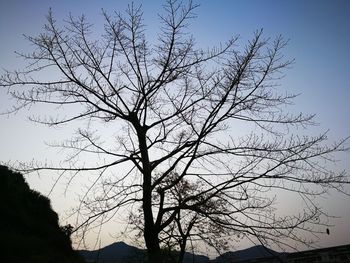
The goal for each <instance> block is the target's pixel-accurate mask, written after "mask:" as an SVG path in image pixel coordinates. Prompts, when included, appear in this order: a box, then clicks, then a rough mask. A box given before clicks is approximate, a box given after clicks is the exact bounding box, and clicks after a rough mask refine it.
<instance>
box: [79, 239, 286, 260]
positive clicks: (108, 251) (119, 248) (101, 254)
mask: <svg viewBox="0 0 350 263" xmlns="http://www.w3.org/2000/svg"><path fill="white" fill-rule="evenodd" d="M79 253H80V255H81V256H83V257H84V258H85V260H86V262H87V263H90V262H98V263H139V262H147V261H146V253H145V251H144V250H142V249H139V248H136V247H133V246H129V245H127V244H125V243H124V242H117V243H114V244H111V245H109V246H107V247H104V248H101V249H99V250H94V251H88V250H80V251H79ZM174 255H176V253H175V254H174ZM279 255H281V254H280V253H278V252H276V251H273V250H271V249H267V248H264V247H263V246H254V247H251V248H248V249H244V250H239V251H236V252H227V253H224V254H223V255H221V256H219V257H217V258H216V259H213V260H210V259H209V258H208V257H206V256H203V255H196V254H192V253H188V252H186V253H185V257H184V261H183V263H227V262H240V261H244V260H249V259H254V258H265V257H273V256H279ZM169 262H172V260H171V258H169Z"/></svg>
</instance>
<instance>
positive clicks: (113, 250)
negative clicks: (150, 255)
mask: <svg viewBox="0 0 350 263" xmlns="http://www.w3.org/2000/svg"><path fill="white" fill-rule="evenodd" d="M78 252H79V254H80V255H81V256H82V257H84V259H85V261H86V262H87V263H89V262H99V263H129V262H130V263H132V262H143V258H144V251H143V250H142V249H139V248H137V247H133V246H129V245H127V244H125V243H124V242H117V243H113V244H111V245H109V246H106V247H104V248H101V249H99V250H93V251H89V250H78Z"/></svg>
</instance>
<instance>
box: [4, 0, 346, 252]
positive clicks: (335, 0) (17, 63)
mask: <svg viewBox="0 0 350 263" xmlns="http://www.w3.org/2000/svg"><path fill="white" fill-rule="evenodd" d="M130 2H131V1H127V0H119V1H111V0H110V1H107V0H101V1H92V0H74V1H72V0H70V1H68V0H60V1H54V0H46V1H44V0H27V1H25V0H7V1H6V0H0V36H1V41H0V71H1V72H2V70H3V69H10V70H11V69H16V68H21V66H22V65H23V62H22V61H21V60H20V59H18V58H17V56H16V55H15V53H14V51H30V50H31V46H30V45H29V44H28V42H27V41H26V40H25V39H24V38H23V36H22V35H23V34H26V35H36V34H38V33H40V32H41V31H42V27H43V25H44V23H45V16H46V15H47V12H48V10H49V8H50V7H52V10H53V13H54V16H55V18H56V19H57V20H58V21H62V20H63V19H64V18H66V17H67V16H68V15H69V13H71V14H72V15H74V16H76V15H81V14H85V15H86V17H87V18H88V20H89V21H90V22H92V23H94V24H95V25H96V28H97V29H98V28H99V27H101V26H102V25H103V19H102V16H101V8H103V9H105V10H107V11H108V12H112V11H113V10H116V11H124V10H125V8H126V7H127V4H128V3H130ZM163 2H164V1H160V0H151V1H141V0H138V1H134V3H136V4H142V6H143V10H144V21H145V24H146V25H147V27H146V30H147V31H148V32H153V31H154V29H156V28H157V25H158V19H157V15H156V14H157V13H159V12H161V9H162V3H163ZM195 2H196V3H198V4H200V7H199V8H198V9H197V15H198V18H196V19H195V20H194V21H193V24H192V25H191V27H190V29H191V32H193V35H194V37H195V38H196V42H197V44H198V46H201V47H204V48H205V47H210V46H212V45H216V44H219V43H220V42H224V41H226V40H227V39H229V38H230V36H232V35H240V36H241V39H242V43H244V41H247V40H248V39H249V38H250V37H251V36H252V35H253V33H254V31H256V30H259V29H261V28H263V29H264V35H265V36H266V37H268V36H271V37H274V36H276V35H279V34H282V35H283V36H284V38H286V39H289V45H288V46H287V48H286V49H285V50H284V54H285V56H286V57H287V58H294V59H295V64H294V65H293V67H292V68H291V69H289V70H288V71H287V72H286V77H285V78H284V79H283V80H281V85H282V87H283V88H284V89H286V90H288V91H291V92H294V93H297V94H301V95H300V96H299V97H298V98H297V99H296V100H295V104H296V105H295V109H296V110H297V111H300V112H307V113H316V115H317V118H316V120H317V121H318V122H319V123H320V124H319V125H318V126H317V127H313V128H312V129H311V132H322V131H325V130H328V129H329V130H330V131H329V138H330V140H337V139H340V138H344V137H347V136H350V121H349V120H350V105H349V103H350V15H349V14H350V1H347V0H332V1H331V0H329V1H325V0H308V1H305V0H290V1H286V0H280V1H277V0H217V1H205V0H202V1H199V0H197V1H195ZM12 103H13V102H12V101H11V100H10V99H9V97H8V96H7V94H6V92H4V91H3V90H2V91H0V112H3V111H4V110H6V108H7V107H9V106H10V105H11V104H12ZM26 115H27V112H20V113H18V114H16V115H14V116H10V117H7V116H1V115H0V162H7V161H9V160H26V161H30V160H31V159H32V158H35V159H45V158H47V159H50V158H55V154H54V153H51V152H50V149H49V148H48V147H47V146H46V145H45V144H44V141H45V140H50V139H51V138H60V137H61V136H66V134H65V131H64V130H61V129H53V130H52V129H48V128H45V127H40V126H38V125H34V124H33V123H30V122H29V121H28V120H27V119H26ZM337 158H338V159H339V160H340V162H339V164H338V166H339V167H341V168H343V169H346V170H347V171H348V172H349V173H350V154H349V153H344V154H341V155H339V156H337ZM28 181H29V183H30V185H31V187H33V188H34V189H37V190H39V191H41V192H42V193H43V194H47V193H48V191H49V189H50V186H49V184H50V182H51V183H52V180H51V181H50V182H49V181H48V180H47V178H42V177H36V178H28ZM73 192H74V191H73ZM76 192H79V190H76ZM50 198H51V199H52V205H53V208H54V209H55V210H56V211H58V212H59V214H60V216H62V215H63V214H64V211H65V210H67V209H69V207H70V205H71V203H72V200H73V199H74V197H73V196H69V197H67V196H65V195H64V194H63V193H62V191H59V190H57V191H56V192H55V193H54V194H53V195H52V196H51V197H50ZM72 198H73V199H72ZM320 202H321V203H322V204H324V206H325V207H326V208H327V209H328V211H329V212H330V213H331V214H334V215H335V216H339V217H341V218H338V219H334V221H332V222H331V223H333V224H334V225H335V226H334V227H333V228H331V235H329V236H323V237H322V238H321V239H320V242H319V246H321V247H326V246H336V245H341V244H349V243H350V197H345V196H343V195H339V194H335V193H331V194H330V195H329V196H328V197H327V198H325V199H322V200H321V201H320ZM62 217H63V216H62ZM63 223H65V222H63ZM113 241H115V240H113V238H112V237H111V236H109V235H108V236H106V238H105V240H104V241H103V242H104V243H103V244H108V243H110V242H113ZM243 246H244V245H243Z"/></svg>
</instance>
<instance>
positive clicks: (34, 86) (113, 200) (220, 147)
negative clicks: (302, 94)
mask: <svg viewBox="0 0 350 263" xmlns="http://www.w3.org/2000/svg"><path fill="white" fill-rule="evenodd" d="M196 7H197V5H195V4H193V3H192V2H191V1H189V2H188V3H186V4H183V3H181V2H178V1H174V0H168V1H167V2H166V4H165V5H164V13H163V14H161V15H159V18H160V22H161V26H160V27H159V30H160V31H159V33H158V35H157V39H156V40H153V39H152V41H150V40H149V41H147V40H146V28H145V25H144V23H143V19H142V10H141V8H140V7H135V6H134V5H130V6H129V7H128V9H127V10H126V13H125V14H120V13H115V14H113V15H110V14H108V13H107V12H103V16H104V19H105V25H104V32H103V33H102V34H101V35H100V37H99V38H95V36H94V34H93V30H92V25H91V24H90V23H88V22H87V20H86V18H85V17H84V16H82V17H79V18H74V17H72V16H69V17H68V19H67V21H65V25H64V26H59V23H58V22H56V21H55V19H54V17H53V15H52V12H51V11H50V12H49V14H48V16H47V24H46V25H45V28H44V32H43V33H42V34H40V35H39V36H36V37H31V36H29V37H27V40H28V41H29V42H30V43H31V44H33V45H34V47H35V50H34V51H33V52H32V53H29V54H20V55H21V56H22V57H23V58H24V59H25V60H26V61H27V62H28V67H26V68H25V70H23V71H15V72H5V74H3V75H2V77H1V80H0V84H1V86H3V87H8V89H9V93H10V94H11V95H12V96H13V97H14V98H15V99H17V101H18V103H17V104H16V105H15V106H14V108H13V109H12V110H10V112H16V111H18V110H20V109H22V108H26V107H29V106H31V105H33V104H46V105H47V107H48V108H47V109H48V111H49V109H51V108H50V106H52V107H54V109H56V107H57V106H58V107H59V109H61V111H57V110H55V113H54V114H53V115H48V116H36V117H32V118H31V119H32V120H33V121H35V122H37V123H41V124H45V125H49V126H59V125H63V124H66V123H70V122H73V123H75V122H76V123H77V124H78V125H80V127H82V124H83V123H84V124H85V125H84V126H83V127H84V128H79V129H77V132H76V134H75V135H74V136H73V137H72V139H71V140H70V141H67V142H63V143H62V144H59V145H53V146H55V147H62V148H63V149H65V150H67V151H68V158H67V160H66V162H65V163H62V164H60V165H57V166H54V165H40V164H35V163H33V164H23V166H21V167H19V168H18V169H24V170H26V171H38V170H43V169H49V170H54V171H58V172H61V175H62V174H63V173H64V174H71V176H72V177H75V176H78V175H80V174H83V173H84V172H95V173H96V174H97V177H96V178H97V179H96V181H95V182H93V184H92V186H91V188H90V189H89V190H88V191H87V193H86V194H85V195H84V196H83V197H82V202H81V206H80V207H79V209H78V212H79V213H80V215H85V216H86V217H85V219H84V220H82V221H81V225H80V226H78V229H79V228H80V229H82V230H86V229H87V228H88V226H92V225H94V224H101V223H103V222H105V221H108V220H110V218H112V217H113V216H114V215H115V214H116V213H117V212H118V211H120V209H125V208H127V209H128V210H127V211H130V216H129V217H128V219H129V220H130V222H131V223H133V224H134V226H135V229H137V230H138V231H140V232H139V234H140V235H143V237H144V240H145V244H146V247H147V251H148V258H149V262H162V259H161V257H162V256H161V246H163V245H166V246H172V247H174V248H176V249H180V250H181V254H180V257H179V261H181V259H182V257H183V253H184V252H185V249H186V246H187V245H188V243H189V241H197V240H202V241H204V242H205V243H207V244H208V245H210V246H213V247H216V248H220V247H222V246H225V244H226V241H227V239H226V238H225V237H227V236H231V237H233V238H256V239H258V240H259V242H261V243H263V244H265V245H268V244H270V242H275V243H277V244H280V245H283V244H284V245H288V240H296V241H298V242H306V240H304V239H302V238H301V236H302V235H300V233H302V232H304V231H306V232H309V231H310V232H314V233H317V232H318V231H319V230H318V229H317V228H315V226H317V225H321V226H322V225H323V224H324V221H323V220H322V218H323V216H324V215H325V214H324V212H323V211H322V209H321V207H320V206H319V205H318V204H317V203H316V202H314V198H315V197H317V196H318V195H320V194H322V193H325V192H326V191H327V190H328V189H338V190H341V187H342V186H343V185H344V184H345V183H348V179H347V177H346V174H345V173H336V172H333V171H332V170H330V169H327V162H326V164H324V162H323V160H325V161H329V160H330V158H331V157H332V156H331V154H333V153H335V152H338V151H343V150H345V148H344V146H343V145H344V141H345V140H342V141H340V142H337V143H334V144H329V143H326V140H327V137H326V133H322V134H320V135H316V136H302V135H301V134H300V132H301V131H302V130H301V129H299V130H298V129H296V128H299V127H307V126H309V125H312V124H313V115H305V114H302V113H300V114H296V115H293V114H290V113H288V112H287V109H286V105H288V104H290V103H292V102H293V99H294V98H295V95H293V94H284V93H283V92H282V91H280V90H279V87H278V81H279V79H280V78H281V77H282V76H283V74H284V71H285V69H286V68H288V66H289V65H290V64H291V63H292V61H289V60H286V59H285V58H284V56H283V54H282V51H283V48H284V47H285V46H286V41H284V39H283V38H282V37H280V36H279V37H277V38H276V39H274V40H271V39H269V38H267V39H266V38H264V37H263V33H262V31H257V32H256V33H255V34H254V36H253V38H252V39H251V40H250V41H248V42H247V43H246V45H245V46H243V47H241V48H239V46H238V38H237V37H234V38H231V39H229V40H228V41H227V42H225V43H223V44H220V45H219V46H218V47H215V48H212V49H209V50H204V49H200V48H197V46H196V44H195V40H194V38H193V37H192V35H191V34H189V31H188V23H189V22H190V21H191V19H193V18H194V17H195V14H194V9H195V8H196ZM154 42H155V43H154ZM40 73H41V74H40ZM45 73H47V74H45ZM47 76H49V78H48V77H47ZM60 112H61V113H62V114H61V115H60ZM107 126H108V129H109V131H111V130H113V131H115V134H113V136H112V138H110V139H109V140H105V139H104V135H105V134H104V132H105V129H104V128H103V127H107ZM88 156H96V157H97V156H99V158H95V161H94V163H91V162H90V163H84V158H86V157H88ZM321 160H322V162H321ZM94 189H95V190H94ZM273 189H278V190H279V191H282V192H283V191H288V192H291V193H295V194H296V198H298V197H299V196H300V197H301V198H302V200H303V201H304V202H305V204H306V206H305V208H304V209H303V210H302V211H301V212H300V213H299V214H298V215H293V216H278V215H277V214H276V213H275V210H274V207H275V198H274V196H272V195H270V194H268V192H269V191H270V190H273ZM323 227H324V225H323ZM323 229H324V228H323ZM321 232H322V231H320V232H319V233H321ZM323 232H324V231H323Z"/></svg>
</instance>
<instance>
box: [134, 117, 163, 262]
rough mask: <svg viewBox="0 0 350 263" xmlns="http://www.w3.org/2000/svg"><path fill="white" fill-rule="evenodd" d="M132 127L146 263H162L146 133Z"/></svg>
mask: <svg viewBox="0 0 350 263" xmlns="http://www.w3.org/2000/svg"><path fill="white" fill-rule="evenodd" d="M134 126H135V128H136V131H137V135H138V140H139V148H140V152H141V159H142V168H143V197H142V198H143V199H142V208H143V215H144V239H145V243H146V247H147V257H148V262H149V263H158V262H159V263H162V262H163V258H162V254H161V250H160V246H159V239H158V230H157V229H156V227H155V224H154V219H153V213H152V170H151V166H150V161H149V156H148V149H147V142H146V131H145V130H144V129H143V127H141V125H139V124H137V125H135V124H134Z"/></svg>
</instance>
